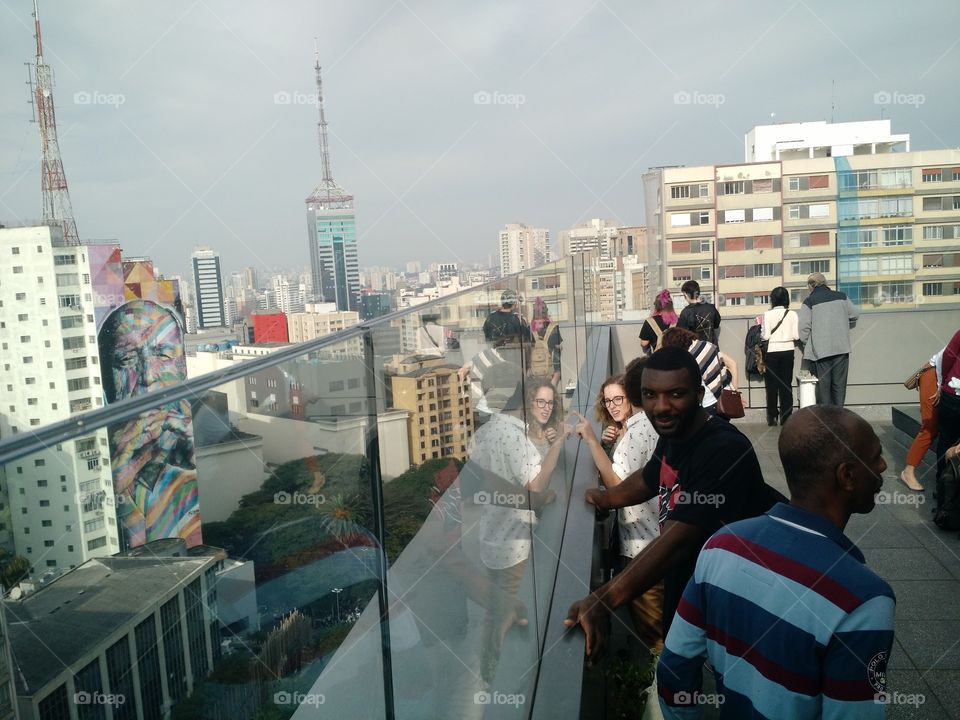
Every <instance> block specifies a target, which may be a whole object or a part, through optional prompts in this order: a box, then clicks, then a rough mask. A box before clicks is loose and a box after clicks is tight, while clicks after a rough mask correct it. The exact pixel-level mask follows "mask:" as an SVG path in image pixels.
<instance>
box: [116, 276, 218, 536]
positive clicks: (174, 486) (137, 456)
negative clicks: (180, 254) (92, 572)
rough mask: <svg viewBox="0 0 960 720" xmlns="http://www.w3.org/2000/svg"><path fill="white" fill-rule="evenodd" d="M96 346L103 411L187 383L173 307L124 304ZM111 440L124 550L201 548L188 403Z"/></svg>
mask: <svg viewBox="0 0 960 720" xmlns="http://www.w3.org/2000/svg"><path fill="white" fill-rule="evenodd" d="M151 275H152V273H151ZM167 282H169V281H167ZM98 345H99V348H100V365H101V370H102V375H103V388H104V395H105V397H106V402H107V403H108V404H109V403H112V402H116V401H118V400H123V399H125V398H129V397H135V396H137V395H143V394H145V393H149V392H153V391H155V390H158V389H161V388H164V387H169V386H170V385H172V384H175V383H178V382H182V381H183V380H185V379H186V377H187V368H186V357H185V354H184V346H183V332H182V330H181V325H180V321H179V318H178V317H177V315H176V311H175V310H174V309H172V308H171V307H168V306H164V305H161V304H159V303H157V302H153V301H151V300H140V299H138V300H131V301H129V302H126V303H123V304H122V305H120V306H119V307H117V308H115V309H113V310H112V311H110V313H109V314H108V315H107V316H106V318H105V320H104V322H103V324H102V326H101V327H100V331H99V334H98ZM108 433H109V437H110V454H111V459H112V462H113V482H114V493H115V495H116V499H117V508H118V512H117V515H118V519H119V520H120V523H121V527H122V528H123V538H124V540H123V542H124V546H125V547H127V548H131V547H136V546H138V545H142V544H144V543H146V542H149V541H151V540H159V539H161V538H170V537H180V538H183V539H184V540H185V541H186V543H187V545H188V546H192V545H197V544H199V543H200V542H201V536H200V511H199V497H198V491H197V466H196V460H195V457H194V443H193V428H192V419H191V412H190V404H189V402H188V401H187V400H183V401H181V402H179V403H173V404H169V405H164V406H161V407H158V408H155V409H154V410H151V411H149V412H146V413H143V414H142V415H140V416H139V417H137V418H135V419H133V420H130V421H128V422H125V423H120V424H117V425H114V426H112V427H110V428H109V430H108Z"/></svg>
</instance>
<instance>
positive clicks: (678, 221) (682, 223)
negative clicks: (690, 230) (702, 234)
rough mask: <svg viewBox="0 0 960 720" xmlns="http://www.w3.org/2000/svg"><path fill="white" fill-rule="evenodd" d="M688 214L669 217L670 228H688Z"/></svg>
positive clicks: (675, 214)
mask: <svg viewBox="0 0 960 720" xmlns="http://www.w3.org/2000/svg"><path fill="white" fill-rule="evenodd" d="M689 226H690V213H672V214H671V215H670V227H689Z"/></svg>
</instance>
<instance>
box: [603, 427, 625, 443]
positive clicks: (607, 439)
mask: <svg viewBox="0 0 960 720" xmlns="http://www.w3.org/2000/svg"><path fill="white" fill-rule="evenodd" d="M619 437H620V429H619V428H618V427H617V426H616V425H607V426H606V427H605V428H604V429H603V434H602V435H601V436H600V443H601V444H602V445H603V446H604V447H607V446H610V445H614V444H615V443H616V442H617V439H618V438H619Z"/></svg>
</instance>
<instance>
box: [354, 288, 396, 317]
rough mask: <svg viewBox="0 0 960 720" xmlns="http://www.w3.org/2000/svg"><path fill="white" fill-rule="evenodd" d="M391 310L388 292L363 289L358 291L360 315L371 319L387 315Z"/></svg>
mask: <svg viewBox="0 0 960 720" xmlns="http://www.w3.org/2000/svg"><path fill="white" fill-rule="evenodd" d="M391 310H392V307H391V299H390V293H387V292H375V291H373V290H364V291H362V292H361V293H360V317H361V318H363V319H364V320H373V318H378V317H380V316H381V315H388V314H389V313H390V312H391Z"/></svg>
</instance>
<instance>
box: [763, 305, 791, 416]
mask: <svg viewBox="0 0 960 720" xmlns="http://www.w3.org/2000/svg"><path fill="white" fill-rule="evenodd" d="M789 308H790V292H789V291H788V290H787V289H786V288H785V287H775V288H774V289H773V290H771V291H770V309H769V310H767V311H766V312H765V313H764V314H763V322H762V323H761V324H762V325H763V339H764V340H766V341H767V343H768V344H767V352H766V354H765V355H764V362H765V364H766V366H767V371H766V372H765V373H764V374H763V385H764V387H765V388H766V390H767V425H769V426H771V427H774V426H776V425H777V422H778V421H779V423H780V425H783V424H784V423H785V422H787V418H789V417H790V413H792V412H793V365H794V356H793V349H794V347H795V341H796V340H797V339H799V337H800V323H799V318H798V317H797V314H796V313H795V312H794V311H793V310H790V309H789ZM778 406H779V407H778Z"/></svg>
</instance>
